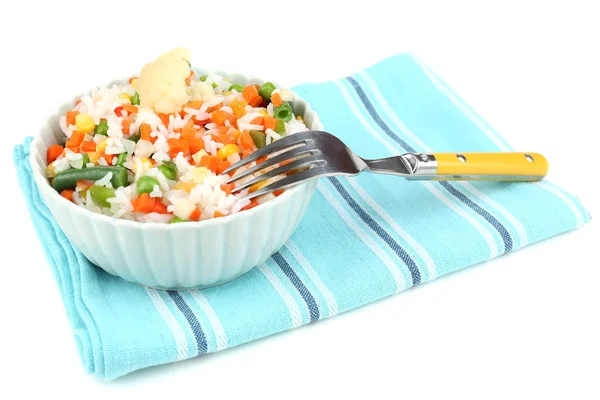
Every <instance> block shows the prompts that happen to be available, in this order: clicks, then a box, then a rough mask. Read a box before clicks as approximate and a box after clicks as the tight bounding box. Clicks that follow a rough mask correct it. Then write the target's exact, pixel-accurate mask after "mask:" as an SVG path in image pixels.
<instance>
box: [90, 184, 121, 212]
mask: <svg viewBox="0 0 600 400" xmlns="http://www.w3.org/2000/svg"><path fill="white" fill-rule="evenodd" d="M90 196H91V197H92V201H93V202H94V204H96V205H97V206H101V207H107V208H110V203H109V202H108V201H107V200H108V199H110V198H111V197H115V189H111V188H107V187H104V186H98V185H92V186H90Z"/></svg>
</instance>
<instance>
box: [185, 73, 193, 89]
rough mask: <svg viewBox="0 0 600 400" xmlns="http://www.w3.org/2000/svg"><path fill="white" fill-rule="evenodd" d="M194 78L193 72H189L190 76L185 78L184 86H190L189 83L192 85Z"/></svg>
mask: <svg viewBox="0 0 600 400" xmlns="http://www.w3.org/2000/svg"><path fill="white" fill-rule="evenodd" d="M193 77H194V71H190V75H189V76H188V77H187V78H185V84H186V85H188V86H190V83H192V78H193Z"/></svg>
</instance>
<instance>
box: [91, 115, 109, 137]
mask: <svg viewBox="0 0 600 400" xmlns="http://www.w3.org/2000/svg"><path fill="white" fill-rule="evenodd" d="M94 134H96V135H104V136H107V134H108V122H106V120H105V119H104V120H102V121H100V123H99V124H98V125H96V127H95V128H94Z"/></svg>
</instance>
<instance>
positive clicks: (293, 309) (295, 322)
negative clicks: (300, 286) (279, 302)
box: [258, 264, 302, 328]
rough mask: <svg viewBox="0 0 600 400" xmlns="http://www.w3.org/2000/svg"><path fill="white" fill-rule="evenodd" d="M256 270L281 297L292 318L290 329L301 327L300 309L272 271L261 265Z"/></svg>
mask: <svg viewBox="0 0 600 400" xmlns="http://www.w3.org/2000/svg"><path fill="white" fill-rule="evenodd" d="M258 270H259V271H260V272H262V273H263V275H264V276H265V277H266V278H267V280H268V281H269V283H271V286H273V288H274V289H275V291H277V293H279V296H281V298H282V299H283V302H284V303H285V305H286V306H287V308H288V310H289V311H290V316H291V318H292V327H293V328H297V327H299V326H300V325H302V314H301V313H300V308H299V307H298V304H296V302H295V301H294V298H293V297H292V295H291V294H290V292H288V291H287V289H286V288H285V286H284V285H283V283H281V281H280V280H279V278H277V275H275V274H274V273H273V271H271V269H270V268H269V267H268V265H267V264H261V265H260V266H259V267H258Z"/></svg>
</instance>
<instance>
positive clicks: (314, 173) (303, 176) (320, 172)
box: [244, 167, 336, 199]
mask: <svg viewBox="0 0 600 400" xmlns="http://www.w3.org/2000/svg"><path fill="white" fill-rule="evenodd" d="M335 174H336V172H335V171H334V170H333V169H332V168H330V167H314V168H310V169H307V170H305V171H302V172H298V173H297V174H294V175H290V176H286V177H285V178H283V179H280V180H278V181H277V182H273V183H271V184H269V185H267V186H265V187H262V188H260V189H258V190H257V191H256V192H253V193H248V194H247V195H246V196H244V199H252V198H254V197H258V196H262V195H263V194H267V193H271V192H274V191H275V190H279V189H285V188H288V187H290V186H295V185H297V184H300V183H303V182H305V181H308V180H311V179H315V178H321V177H323V176H328V175H335Z"/></svg>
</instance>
